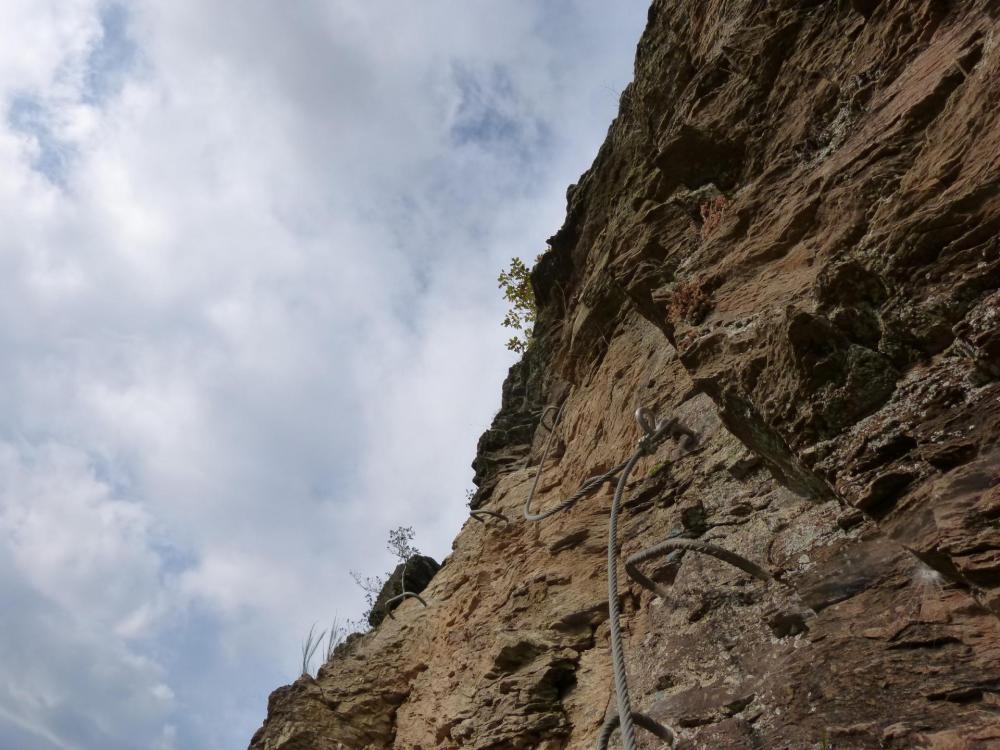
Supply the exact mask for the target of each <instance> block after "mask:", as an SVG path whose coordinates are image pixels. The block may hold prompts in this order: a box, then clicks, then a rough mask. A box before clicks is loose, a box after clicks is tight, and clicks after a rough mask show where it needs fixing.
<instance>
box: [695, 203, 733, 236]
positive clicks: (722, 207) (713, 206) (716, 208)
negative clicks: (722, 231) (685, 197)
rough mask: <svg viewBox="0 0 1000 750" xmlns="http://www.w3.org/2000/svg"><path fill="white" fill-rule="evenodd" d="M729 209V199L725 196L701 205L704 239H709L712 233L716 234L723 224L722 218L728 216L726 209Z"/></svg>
mask: <svg viewBox="0 0 1000 750" xmlns="http://www.w3.org/2000/svg"><path fill="white" fill-rule="evenodd" d="M728 207H729V199H728V198H727V197H726V196H724V195H718V196H716V197H715V198H713V199H712V200H710V201H705V202H704V203H702V204H701V208H700V211H701V236H702V238H705V237H708V236H709V235H710V234H711V233H712V232H714V231H715V230H716V229H717V228H718V226H719V224H721V223H722V217H723V216H725V214H726V209H727V208H728Z"/></svg>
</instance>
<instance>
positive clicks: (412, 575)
mask: <svg viewBox="0 0 1000 750" xmlns="http://www.w3.org/2000/svg"><path fill="white" fill-rule="evenodd" d="M440 568H441V566H440V565H438V563H437V561H436V560H435V559H434V558H433V557H428V556H427V555H411V556H410V557H409V559H407V560H406V561H405V562H401V563H399V565H397V566H396V567H395V568H393V570H392V572H391V573H390V574H389V577H388V578H386V580H385V583H384V584H383V585H382V589H381V591H379V592H378V596H377V597H375V602H374V604H372V611H371V612H369V613H368V624H369V625H371V626H372V627H373V628H377V627H378V626H379V625H380V624H381V623H382V620H384V619H385V618H386V617H388V615H389V613H390V612H391V611H393V610H395V609H396V607H398V606H399V605H400V604H401V603H402V600H399V601H392V600H393V599H395V598H396V597H398V596H401V595H402V594H403V593H404V592H406V593H410V594H419V593H420V592H421V591H423V590H424V589H425V588H427V584H429V583H430V582H431V579H432V578H433V577H434V574H435V573H437V572H438V570H440Z"/></svg>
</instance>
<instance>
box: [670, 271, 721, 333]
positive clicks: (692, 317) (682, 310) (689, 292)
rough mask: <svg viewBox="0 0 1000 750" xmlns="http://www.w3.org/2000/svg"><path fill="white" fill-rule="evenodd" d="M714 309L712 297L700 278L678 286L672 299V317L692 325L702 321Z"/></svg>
mask: <svg viewBox="0 0 1000 750" xmlns="http://www.w3.org/2000/svg"><path fill="white" fill-rule="evenodd" d="M711 309H712V297H711V295H710V294H709V293H708V292H707V291H706V290H705V288H704V286H703V285H702V283H701V281H700V280H699V279H694V280H692V281H689V282H688V283H686V284H682V285H681V286H679V287H677V290H676V291H675V292H674V296H673V297H672V298H671V300H670V317H671V318H673V319H674V320H683V321H686V322H688V323H690V324H692V325H694V324H697V323H699V322H701V320H702V318H704V317H705V316H706V315H707V314H708V311H709V310H711Z"/></svg>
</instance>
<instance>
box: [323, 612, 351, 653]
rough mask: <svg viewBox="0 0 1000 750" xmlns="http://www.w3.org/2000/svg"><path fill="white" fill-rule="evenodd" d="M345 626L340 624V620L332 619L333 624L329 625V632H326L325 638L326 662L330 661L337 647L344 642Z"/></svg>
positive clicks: (345, 635) (346, 629)
mask: <svg viewBox="0 0 1000 750" xmlns="http://www.w3.org/2000/svg"><path fill="white" fill-rule="evenodd" d="M347 631H348V628H347V625H341V624H340V618H338V617H334V618H333V622H332V623H330V630H328V631H327V637H326V661H330V659H332V658H333V652H334V651H336V650H337V646H339V645H340V644H341V643H343V642H344V639H345V638H346V637H347Z"/></svg>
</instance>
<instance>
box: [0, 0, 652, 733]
mask: <svg viewBox="0 0 1000 750" xmlns="http://www.w3.org/2000/svg"><path fill="white" fill-rule="evenodd" d="M644 12H645V8H644V4H640V3H638V2H630V3H627V4H616V5H613V6H609V5H607V4H605V3H600V2H597V0H577V1H576V2H569V0H565V1H563V2H559V3H552V4H549V3H535V2H528V0H516V1H514V2H507V3H489V2H466V1H465V0H434V1H433V2H427V3H421V4H413V3H408V4H407V3H395V4H391V5H390V4H371V3H361V2H346V0H341V1H340V2H336V1H334V0H324V1H322V2H321V1H320V0H311V1H306V0H304V1H303V2H297V3H294V4H275V3H273V2H269V1H265V0H250V1H249V2H246V1H245V0H239V1H238V2H237V0H226V1H225V2H218V3H208V4H206V3H196V2H193V1H192V0H176V1H172V2H164V1H163V0H136V2H132V3H129V4H127V5H114V4H109V3H106V2H98V1H97V0H94V1H92V2H83V1H79V2H72V3H69V2H59V3H54V2H38V0H31V1H30V2H29V1H28V0H10V1H9V2H5V3H4V4H3V5H2V8H0V113H2V117H0V222H2V224H3V226H4V233H3V236H2V237H0V279H2V281H0V355H2V356H0V563H2V565H0V570H3V571H6V572H5V573H4V574H3V575H2V576H0V593H2V594H3V600H4V602H5V608H4V614H3V615H2V618H3V627H0V673H2V674H4V675H5V677H4V681H2V682H0V746H8V745H10V746H18V747H31V746H37V747H40V748H41V747H45V748H47V747H73V748H81V749H83V750H89V749H90V748H117V747H123V748H124V747H136V746H143V747H156V748H164V749H166V748H173V747H184V748H192V749H193V750H200V749H201V748H223V747H226V748H230V747H233V746H240V743H241V742H246V741H247V740H248V739H249V736H250V734H251V733H252V730H253V728H254V727H255V726H256V724H258V723H259V722H260V720H261V719H262V718H263V712H264V710H265V698H266V694H267V692H268V691H269V690H270V689H272V688H274V687H276V686H277V684H279V683H280V681H282V680H287V679H289V678H291V677H293V676H294V671H295V663H294V662H295V649H296V646H297V644H298V641H299V639H300V637H301V635H302V633H304V632H305V630H307V629H308V625H309V624H310V623H311V622H312V621H314V620H323V619H324V618H330V617H332V616H333V615H334V613H336V612H338V611H339V613H340V614H341V616H349V615H353V614H355V613H356V612H357V609H358V607H359V606H360V594H359V592H357V591H356V590H355V589H354V586H353V584H352V583H351V581H350V579H349V578H348V576H347V575H346V571H347V570H348V569H349V568H357V569H361V570H362V571H364V572H371V573H374V572H380V570H381V569H384V568H385V567H386V566H387V565H388V559H387V558H388V555H387V554H386V553H385V552H384V550H383V547H384V542H385V536H386V533H387V531H388V529H389V528H390V527H392V526H396V525H400V524H403V525H413V526H415V527H416V529H417V534H418V536H417V543H418V544H419V545H420V546H421V547H422V548H423V549H425V550H426V551H428V552H430V553H431V554H434V555H436V556H438V557H441V556H442V555H443V554H446V553H447V551H448V549H449V547H450V542H451V538H452V536H453V535H454V533H455V531H456V530H457V528H458V525H459V523H460V522H461V520H462V517H463V514H464V512H465V510H464V500H465V498H464V490H465V489H466V487H467V486H468V485H469V481H470V478H471V470H470V468H469V463H470V461H471V459H472V457H473V451H474V447H475V440H476V438H477V437H478V434H479V433H480V432H481V431H482V430H483V429H484V428H485V426H486V425H487V423H488V420H489V418H490V416H491V414H492V412H493V410H494V409H495V408H496V406H497V405H498V400H499V385H500V381H501V379H502V377H503V375H504V374H505V371H506V368H507V366H508V365H509V363H510V362H511V357H510V355H509V354H508V353H507V352H506V351H505V350H504V348H503V342H504V341H505V338H506V337H505V332H504V331H503V329H501V328H500V326H499V325H498V322H499V320H500V319H501V317H502V315H503V303H502V300H501V299H500V296H499V293H498V291H497V290H496V282H495V278H496V274H497V272H498V271H499V269H500V268H501V267H502V266H503V265H504V264H505V263H506V262H507V261H508V260H509V258H510V257H511V256H513V255H520V256H522V257H525V258H529V259H530V258H532V257H533V256H534V254H536V253H537V252H538V251H539V250H540V249H541V248H542V247H543V243H544V239H545V237H547V236H548V235H550V234H551V233H552V232H553V231H554V230H555V229H556V228H557V227H558V225H559V223H560V221H561V218H562V211H563V208H564V206H563V195H564V192H565V186H566V184H568V183H569V182H571V181H574V180H575V179H576V177H577V175H578V174H579V172H581V171H582V170H583V169H584V168H585V167H586V166H587V164H588V162H589V160H590V159H591V158H592V156H593V154H594V153H595V152H596V148H597V146H598V145H599V142H600V139H601V138H602V136H603V133H604V131H605V129H606V127H607V124H608V122H609V121H610V119H611V117H612V115H613V113H614V109H615V106H616V98H615V96H614V94H613V92H612V91H611V89H613V88H616V87H617V88H620V87H621V86H622V85H623V84H624V82H625V81H626V80H627V79H628V77H629V75H630V69H631V57H632V50H633V49H634V44H635V41H636V40H637V37H638V33H639V31H640V27H641V23H642V20H643V16H644ZM8 603H10V606H7V605H8ZM28 642H30V643H33V644H45V645H44V646H36V647H35V648H33V649H26V648H25V647H24V644H25V643H28ZM26 738H27V739H26Z"/></svg>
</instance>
